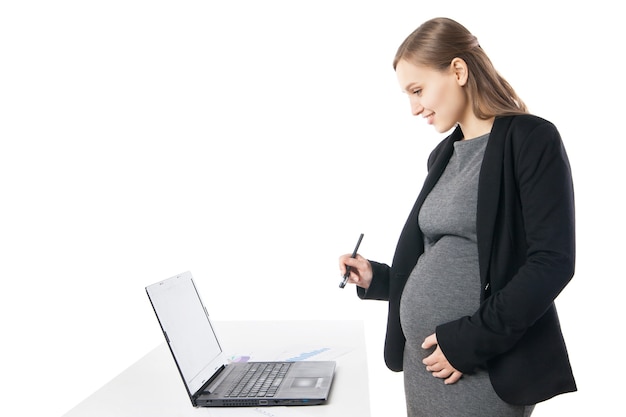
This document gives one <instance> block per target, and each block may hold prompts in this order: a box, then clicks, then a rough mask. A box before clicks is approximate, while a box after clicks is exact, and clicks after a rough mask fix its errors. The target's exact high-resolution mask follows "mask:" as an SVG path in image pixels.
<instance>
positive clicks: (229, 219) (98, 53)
mask: <svg viewBox="0 0 626 417" xmlns="http://www.w3.org/2000/svg"><path fill="white" fill-rule="evenodd" d="M579 3H580V2H573V3H569V4H568V3H562V5H559V6H552V5H551V4H552V3H551V2H547V1H540V2H539V1H538V2H534V1H526V2H522V3H519V2H518V3H510V4H509V3H507V4H506V5H504V4H505V3H502V2H493V3H490V2H481V1H471V2H470V1H448V2H418V1H397V0H387V1H376V2H373V1H338V0H332V1H331V0H316V1H308V2H305V1H279V0H264V1H254V0H241V1H223V2H221V1H220V2H217V1H138V0H123V1H118V0H108V1H54V2H48V1H27V0H21V1H4V2H2V3H1V5H0V140H1V141H2V142H1V148H0V210H1V215H0V278H1V280H2V281H1V282H2V286H1V287H0V320H1V329H2V336H1V337H2V339H1V340H2V348H1V350H2V354H1V355H0V369H2V371H1V375H2V376H1V379H0V381H1V382H0V384H1V387H0V388H1V392H2V398H3V401H2V405H1V406H0V408H1V409H2V410H3V411H2V414H3V415H11V416H14V417H16V416H26V415H29V416H32V415H49V416H59V415H62V414H63V413H65V412H66V411H68V410H69V409H71V408H72V407H73V406H74V405H76V404H77V403H79V402H80V401H82V400H83V399H85V398H86V397H87V396H88V395H89V394H90V393H92V392H93V391H95V390H97V389H98V388H99V387H101V386H102V385H103V384H105V383H106V382H107V381H109V380H110V379H111V378H113V377H115V376H116V375H117V374H119V373H120V372H121V371H123V370H124V369H125V368H127V367H128V366H130V365H131V364H133V363H134V362H135V361H136V360H138V359H139V358H140V357H142V356H143V355H144V354H146V353H147V352H148V351H150V350H151V349H152V348H154V347H155V346H157V345H158V344H160V343H161V342H162V335H161V333H160V331H159V328H158V324H157V322H156V319H155V317H154V313H153V312H152V310H151V308H150V305H149V302H148V299H147V297H146V294H145V291H144V287H145V286H146V285H148V284H151V283H153V282H156V281H159V280H161V279H164V278H168V277H169V276H172V275H174V274H177V273H179V272H183V271H186V270H191V271H192V273H193V274H194V276H195V277H196V280H197V283H198V286H199V288H200V290H201V292H202V294H203V298H204V301H205V303H206V304H207V305H208V308H209V310H210V312H212V316H213V318H214V319H218V320H221V319H226V320H230V319H236V320H239V319H241V320H254V319H316V318H322V319H334V318H342V319H345V318H363V319H364V320H366V326H367V340H368V346H367V349H368V357H369V362H370V389H371V391H381V390H382V392H383V393H385V396H386V398H385V400H384V401H383V400H379V399H377V398H379V396H376V397H373V398H371V408H372V414H373V416H375V417H377V416H391V415H398V416H400V415H402V414H403V412H404V404H403V401H404V400H403V392H402V376H401V374H394V373H392V372H390V371H387V370H386V368H385V367H384V364H383V360H382V344H383V336H384V325H385V315H386V305H385V303H382V302H374V301H371V302H361V301H359V300H358V299H357V298H356V296H355V295H354V292H353V291H354V290H353V288H350V289H347V290H339V289H338V288H337V284H338V282H339V272H338V269H337V257H338V256H339V255H340V254H342V253H346V252H351V251H352V248H353V246H354V244H355V243H356V239H357V237H358V235H359V233H361V232H363V233H365V238H364V240H363V243H362V245H361V251H360V252H361V253H362V254H363V255H364V256H367V257H369V258H371V259H376V260H379V261H384V262H390V261H391V257H392V254H393V250H394V248H395V243H396V240H397V237H398V235H399V232H400V229H401V227H402V225H403V223H404V221H405V218H406V215H407V214H408V212H409V210H410V208H411V206H412V204H413V201H414V199H415V197H416V196H417V193H418V191H419V189H420V187H421V183H422V181H423V178H424V176H425V173H426V158H427V155H428V153H429V152H430V150H431V149H432V148H433V147H434V146H435V145H436V144H437V143H438V142H439V140H440V139H441V137H442V136H441V135H439V134H437V133H436V132H434V131H433V130H432V128H430V127H428V126H426V125H425V123H424V122H423V121H422V120H421V119H420V118H413V117H411V116H410V113H409V106H408V101H407V99H406V97H405V96H404V95H403V94H401V93H400V89H399V86H398V85H397V81H396V78H395V74H394V72H393V70H392V68H391V61H392V58H393V55H394V53H395V50H396V48H397V47H398V45H399V44H400V42H401V41H402V40H403V39H404V38H405V37H406V36H407V35H408V34H409V33H410V32H411V31H412V30H413V29H415V28H416V27H417V26H418V25H419V24H420V23H422V22H423V21H425V20H427V19H429V18H431V17H435V16H448V17H452V18H455V19H457V20H459V21H460V22H461V23H463V24H464V25H465V26H466V27H468V28H469V29H470V31H472V32H473V33H474V34H475V35H476V36H477V37H478V39H479V41H480V43H481V45H482V46H483V48H484V49H485V50H486V51H487V53H488V54H489V55H490V57H491V58H492V60H493V62H494V64H495V65H496V67H497V69H498V70H499V71H500V73H501V74H502V75H504V77H505V78H507V79H508V81H509V82H510V83H511V84H512V85H513V86H514V87H515V89H516V90H517V92H518V93H519V94H520V96H521V97H522V98H523V99H524V100H525V101H526V103H527V104H528V105H529V107H530V109H531V111H532V112H533V113H536V114H538V115H540V116H542V117H544V118H547V119H549V120H551V121H553V122H554V123H555V124H556V125H557V127H558V128H559V130H560V131H561V134H562V136H563V140H564V142H565V146H566V148H567V150H568V152H569V156H570V160H571V164H572V168H573V173H574V181H575V188H576V202H577V238H578V239H577V241H578V262H577V271H576V276H575V278H574V280H573V281H572V283H571V284H570V285H569V286H568V287H567V288H566V290H565V291H564V292H563V293H562V295H561V296H560V297H559V299H558V300H557V304H558V306H559V311H560V315H561V320H562V326H563V331H564V334H565V337H566V340H567V342H568V346H569V350H570V355H571V361H572V364H573V366H574V370H575V374H576V377H577V382H578V386H579V392H578V393H575V394H568V395H564V396H561V397H558V398H555V399H553V400H551V401H549V402H547V403H545V404H541V405H539V406H538V407H537V409H536V412H535V415H536V416H554V415H572V414H573V413H575V412H577V413H579V414H592V413H593V412H594V410H596V409H597V408H598V407H601V406H607V407H608V408H614V409H620V408H621V407H622V404H623V401H622V399H621V398H620V395H621V394H622V392H623V389H622V388H623V381H622V375H623V373H624V366H623V360H622V356H623V355H621V350H622V347H621V345H620V343H619V342H618V338H621V335H620V334H619V333H618V331H620V330H623V325H618V323H619V322H620V321H621V320H619V319H620V317H621V316H622V305H621V304H622V303H623V299H622V288H623V284H622V281H623V279H624V268H623V264H624V259H623V257H622V256H623V255H622V252H623V250H620V249H622V248H623V244H622V243H621V242H622V239H623V237H624V234H625V233H626V229H625V227H624V220H623V212H624V208H625V207H624V203H623V198H622V197H621V196H620V194H622V190H623V184H622V179H623V177H624V176H623V171H622V167H623V166H624V163H623V160H624V151H625V150H626V149H625V146H624V135H623V133H622V129H621V126H620V124H621V122H622V121H623V110H624V106H623V103H622V101H623V97H624V94H625V93H626V90H625V88H624V77H623V72H624V58H623V50H624V46H623V41H624V36H623V31H622V29H623V22H622V19H621V17H620V16H621V13H620V12H618V6H617V3H616V2H610V1H608V0H598V1H595V2H593V3H591V4H585V6H584V7H583V6H578V5H577V4H579ZM439 4H441V5H439ZM244 302H250V303H251V304H250V305H251V306H250V307H244ZM181 390H182V385H181ZM5 410H10V414H9V413H6V412H5ZM604 415H607V414H606V413H605V414H604ZM608 415H610V413H609V414H608Z"/></svg>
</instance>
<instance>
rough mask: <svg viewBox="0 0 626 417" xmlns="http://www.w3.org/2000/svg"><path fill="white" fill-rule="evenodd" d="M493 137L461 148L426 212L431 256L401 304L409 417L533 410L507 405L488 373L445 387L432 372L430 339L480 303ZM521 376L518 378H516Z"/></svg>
mask: <svg viewBox="0 0 626 417" xmlns="http://www.w3.org/2000/svg"><path fill="white" fill-rule="evenodd" d="M488 139H489V135H484V136H481V137H478V138H475V139H472V140H465V141H458V142H455V143H454V153H453V155H452V157H451V159H450V161H449V163H448V166H447V167H446V169H445V171H444V173H443V174H442V176H441V178H440V179H439V181H438V182H437V184H436V185H435V187H434V188H433V190H432V191H431V192H430V194H429V195H428V197H427V198H426V200H425V201H424V204H423V206H422V208H421V210H420V213H419V217H418V221H419V226H420V228H421V230H422V232H423V234H424V243H425V250H424V253H423V254H422V256H421V257H420V258H419V260H418V262H417V265H416V266H415V268H414V269H413V272H412V273H411V275H410V277H409V279H408V281H407V283H406V286H405V288H404V292H403V293H402V300H401V302H400V321H401V324H402V329H403V331H404V334H405V336H406V338H407V341H406V347H405V351H404V388H405V395H406V402H407V412H408V415H409V416H410V417H421V416H424V417H455V416H459V417H460V416H463V417H471V416H476V417H491V416H493V417H523V416H530V414H531V413H532V409H533V407H523V406H513V405H510V404H507V403H505V402H504V401H502V400H501V399H500V398H499V397H498V396H497V394H496V393H495V391H494V390H493V387H492V386H491V382H490V380H489V375H488V373H487V371H486V370H485V369H477V370H476V372H475V373H473V374H471V375H463V377H462V378H461V380H460V381H458V382H457V383H455V384H451V385H445V384H444V382H443V379H440V378H435V377H433V376H432V375H431V373H430V372H428V371H427V370H426V366H425V365H424V364H422V360H423V359H424V358H426V357H427V356H428V355H430V354H431V353H432V352H433V350H434V349H428V350H424V349H422V348H421V344H422V342H423V341H424V339H425V338H426V337H427V336H429V335H431V334H433V333H434V332H435V328H436V327H437V326H438V325H439V324H443V323H446V322H449V321H452V320H456V319H458V318H460V317H462V316H468V315H472V314H473V313H474V312H475V311H476V310H477V309H478V306H479V302H480V276H479V271H478V247H477V244H476V205H477V194H478V175H479V172H480V166H481V163H482V159H483V155H484V151H485V147H486V145H487V141H488ZM512 377H514V376H512Z"/></svg>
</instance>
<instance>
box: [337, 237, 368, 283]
mask: <svg viewBox="0 0 626 417" xmlns="http://www.w3.org/2000/svg"><path fill="white" fill-rule="evenodd" d="M361 240H363V233H361V236H359V241H358V242H356V247H355V248H354V252H352V256H351V258H356V253H357V251H358V250H359V246H360V245H361ZM351 269H352V268H350V265H348V266H347V267H346V273H345V274H344V275H343V281H341V282H340V283H339V288H343V287H345V286H346V284H347V283H348V279H349V278H350V270H351Z"/></svg>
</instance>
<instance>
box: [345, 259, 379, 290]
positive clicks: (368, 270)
mask: <svg viewBox="0 0 626 417" xmlns="http://www.w3.org/2000/svg"><path fill="white" fill-rule="evenodd" d="M348 266H349V267H350V279H349V280H348V282H351V283H353V284H356V285H358V286H359V287H361V288H365V289H368V288H369V286H370V284H371V282H372V277H373V275H374V273H373V272H372V265H371V264H370V262H369V261H368V260H367V259H365V258H364V257H362V256H361V255H358V254H357V255H356V258H352V254H351V253H348V254H346V255H341V256H340V257H339V270H340V271H341V276H344V275H345V274H346V268H347V267H348Z"/></svg>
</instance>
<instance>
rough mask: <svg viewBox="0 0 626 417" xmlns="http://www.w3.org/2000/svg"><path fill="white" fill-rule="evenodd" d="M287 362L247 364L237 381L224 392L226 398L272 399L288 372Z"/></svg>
mask: <svg viewBox="0 0 626 417" xmlns="http://www.w3.org/2000/svg"><path fill="white" fill-rule="evenodd" d="M290 366H291V363H289V362H254V363H249V364H248V366H247V367H246V369H245V370H244V372H243V375H242V376H241V378H240V379H239V380H238V381H235V382H234V383H233V384H232V385H231V386H230V387H229V388H228V390H227V391H226V394H225V396H226V397H231V398H232V397H239V398H241V397H273V396H274V395H276V391H278V387H279V386H280V384H281V383H282V382H283V379H284V378H285V374H287V371H288V370H289V367H290Z"/></svg>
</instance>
